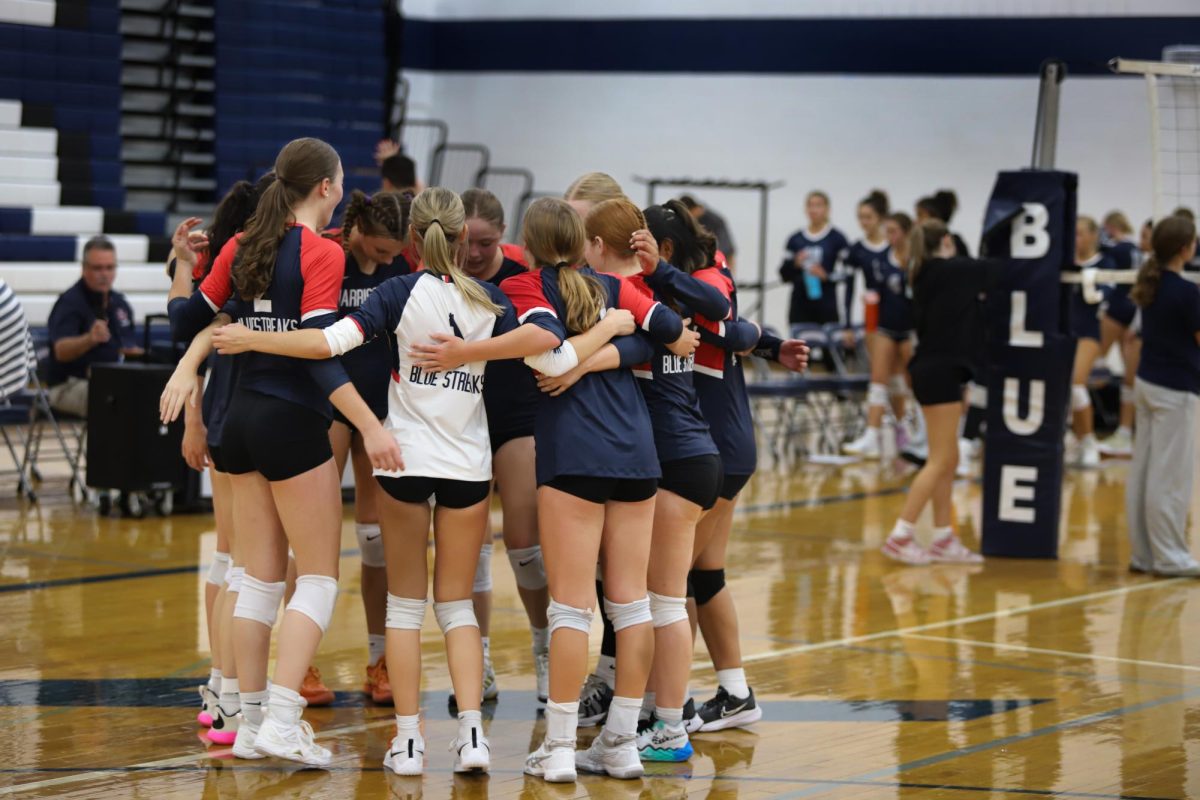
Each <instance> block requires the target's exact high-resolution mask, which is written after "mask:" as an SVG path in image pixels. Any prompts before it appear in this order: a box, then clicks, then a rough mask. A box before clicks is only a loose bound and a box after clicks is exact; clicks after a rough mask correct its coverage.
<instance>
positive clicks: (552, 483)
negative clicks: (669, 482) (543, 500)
mask: <svg viewBox="0 0 1200 800" xmlns="http://www.w3.org/2000/svg"><path fill="white" fill-rule="evenodd" d="M543 485H544V486H549V487H550V488H551V489H558V490H559V491H560V492H566V493H567V494H569V495H574V496H575V497H578V498H579V499H581V500H587V501H588V502H589V503H607V502H608V501H610V500H611V501H613V502H614V503H640V502H642V501H643V500H649V499H650V498H651V497H654V494H655V492H657V491H658V478H596V477H593V476H591V475H558V476H556V477H555V478H553V479H552V480H549V481H547V482H546V483H545V484H543Z"/></svg>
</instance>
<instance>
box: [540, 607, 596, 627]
mask: <svg viewBox="0 0 1200 800" xmlns="http://www.w3.org/2000/svg"><path fill="white" fill-rule="evenodd" d="M593 616H594V615H593V612H592V610H591V609H590V608H575V607H573V606H566V605H563V604H562V603H560V602H558V601H557V600H554V599H551V600H550V607H549V608H548V609H546V619H548V620H549V621H550V633H551V634H553V633H554V632H555V631H556V630H558V629H559V628H570V629H571V630H573V631H582V632H583V633H591V632H592V617H593Z"/></svg>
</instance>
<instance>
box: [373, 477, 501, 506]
mask: <svg viewBox="0 0 1200 800" xmlns="http://www.w3.org/2000/svg"><path fill="white" fill-rule="evenodd" d="M375 480H377V481H379V486H380V487H381V488H382V489H383V490H384V491H385V492H387V493H388V496H390V497H391V498H392V499H394V500H399V501H400V502H401V503H428V502H429V498H431V497H432V498H433V499H434V502H435V503H436V504H437V505H439V506H443V507H445V508H470V507H471V506H473V505H475V504H476V503H481V502H483V501H484V500H486V499H487V496H488V492H490V491H491V490H492V482H491V481H456V480H451V479H450V478H429V477H425V476H423V475H412V476H406V477H403V478H390V477H388V476H386V475H376V476H375Z"/></svg>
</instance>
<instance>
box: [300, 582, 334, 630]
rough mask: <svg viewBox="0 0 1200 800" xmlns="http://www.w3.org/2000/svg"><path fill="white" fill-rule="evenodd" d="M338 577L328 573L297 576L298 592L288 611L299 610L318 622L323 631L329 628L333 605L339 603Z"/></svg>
mask: <svg viewBox="0 0 1200 800" xmlns="http://www.w3.org/2000/svg"><path fill="white" fill-rule="evenodd" d="M337 593H338V584H337V578H331V577H329V576H328V575H301V576H300V577H298V578H296V593H295V594H293V595H292V602H290V603H288V611H299V612H300V613H301V614H303V615H304V616H306V617H308V618H309V619H311V620H312V621H313V622H315V623H317V626H318V627H319V628H320V629H321V633H324V632H325V631H327V630H329V620H331V619H333V607H334V606H335V605H337Z"/></svg>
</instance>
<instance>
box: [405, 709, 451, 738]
mask: <svg viewBox="0 0 1200 800" xmlns="http://www.w3.org/2000/svg"><path fill="white" fill-rule="evenodd" d="M464 713H465V712H464ZM459 716H460V718H461V716H462V715H459ZM396 733H397V734H398V735H399V736H400V738H401V739H420V738H421V715H420V714H397V715H396Z"/></svg>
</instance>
